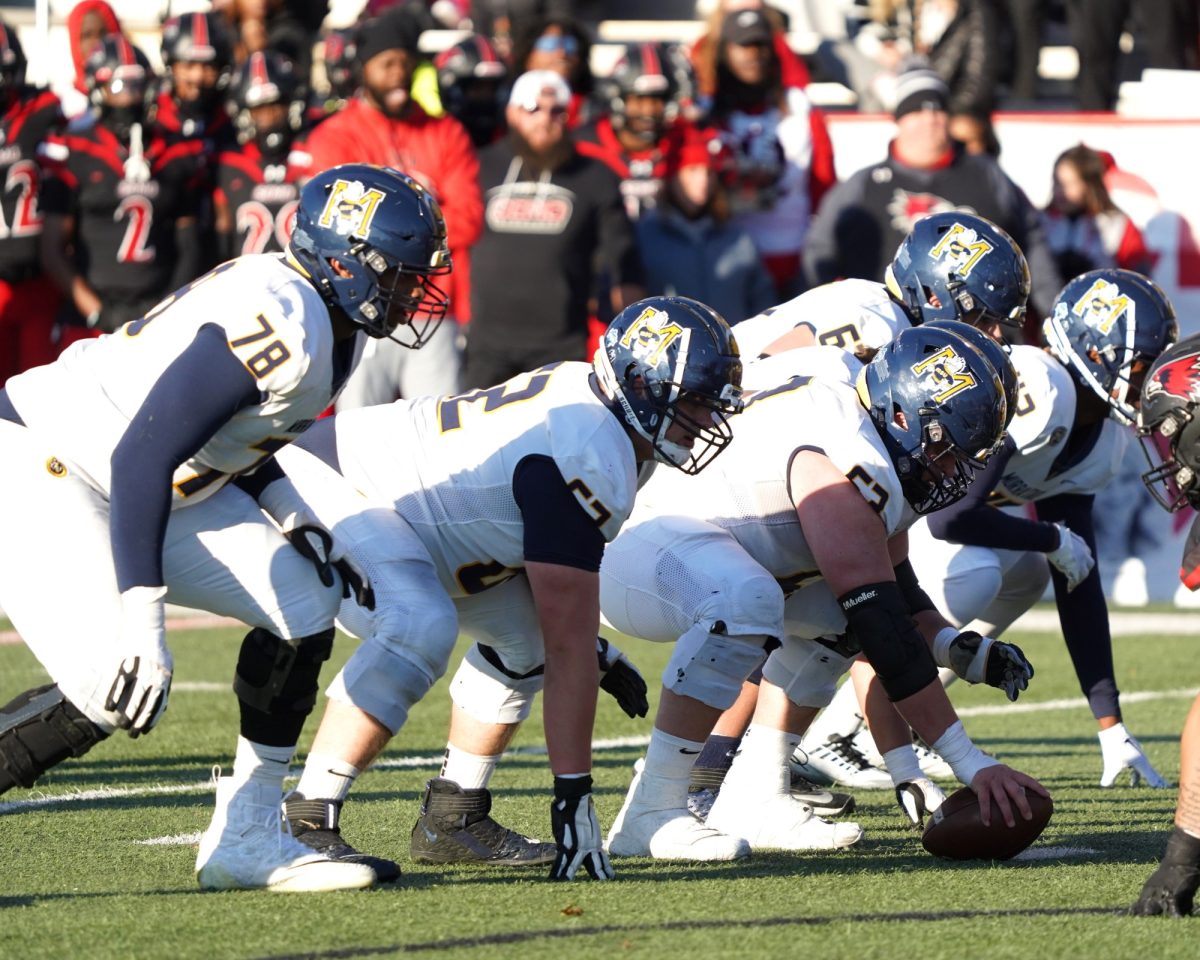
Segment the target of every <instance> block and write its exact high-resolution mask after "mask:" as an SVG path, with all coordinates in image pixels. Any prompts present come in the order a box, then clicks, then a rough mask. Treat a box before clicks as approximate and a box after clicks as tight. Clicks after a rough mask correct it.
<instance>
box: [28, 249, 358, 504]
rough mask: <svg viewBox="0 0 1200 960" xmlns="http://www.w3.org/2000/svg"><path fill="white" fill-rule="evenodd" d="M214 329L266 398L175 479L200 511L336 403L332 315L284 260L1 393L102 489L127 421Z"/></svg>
mask: <svg viewBox="0 0 1200 960" xmlns="http://www.w3.org/2000/svg"><path fill="white" fill-rule="evenodd" d="M211 324H215V325H217V326H219V327H221V328H222V330H223V331H224V332H225V335H226V339H227V340H228V342H229V349H230V350H231V351H232V352H233V353H234V355H235V356H237V357H238V359H239V360H241V361H242V363H243V364H245V366H246V368H247V369H248V370H249V371H250V372H251V373H252V374H253V375H254V378H255V380H256V381H257V384H258V388H259V390H260V391H261V399H260V402H259V403H256V404H254V405H252V406H249V407H246V408H244V409H242V410H239V411H238V412H237V413H235V414H234V415H233V416H232V417H231V418H230V419H229V421H228V422H226V423H225V424H224V425H223V426H222V427H221V428H220V429H219V430H218V431H217V432H216V434H215V435H214V436H213V437H212V438H211V439H210V440H209V441H208V443H206V444H205V445H204V447H202V448H201V449H200V451H199V452H197V453H196V455H195V456H193V457H192V458H191V459H189V460H187V461H186V462H184V463H183V464H181V465H180V466H179V468H178V469H177V470H176V471H175V475H174V477H173V503H172V505H173V506H180V505H184V504H188V503H196V502H199V501H202V500H203V499H205V498H206V497H208V496H209V495H211V494H212V493H214V492H215V491H217V490H219V489H220V488H221V487H222V486H223V485H224V484H225V482H226V481H227V480H228V479H229V477H230V476H232V475H234V474H239V473H244V472H246V471H248V470H251V469H253V468H254V467H255V466H257V465H258V464H259V463H260V462H262V461H263V460H265V459H266V458H267V457H269V456H270V455H271V454H273V453H274V452H275V451H276V450H278V449H280V448H281V447H282V446H284V445H286V444H287V443H289V442H290V441H292V440H294V439H295V438H296V437H297V436H298V435H299V434H301V433H303V432H304V430H306V429H307V428H308V426H309V425H310V424H311V423H312V421H313V420H314V419H315V418H316V417H318V416H319V415H320V414H321V412H322V411H323V410H325V408H326V407H328V406H329V404H330V403H332V402H333V399H334V394H333V387H332V385H333V359H334V339H333V329H332V327H331V325H330V318H329V311H328V309H327V308H326V306H325V303H324V302H323V301H322V300H321V297H320V295H319V294H318V293H317V291H316V289H315V288H314V287H313V285H312V284H311V283H310V282H309V281H308V280H306V279H305V278H304V277H303V276H302V275H301V274H300V273H299V272H297V271H296V270H295V269H293V268H292V267H290V266H288V265H287V263H286V262H285V260H284V259H283V256H282V255H279V254H275V255H258V256H248V257H241V258H239V259H237V260H232V261H229V262H228V263H224V264H222V265H221V266H219V267H217V268H216V269H214V270H212V271H210V272H209V273H207V274H205V275H204V276H203V277H201V278H200V279H198V280H196V281H195V282H193V283H192V284H190V285H189V286H187V287H184V288H183V289H182V290H181V291H179V292H178V293H177V294H172V295H171V296H170V297H168V298H167V299H166V300H164V301H162V302H161V303H159V304H158V305H156V306H155V307H154V308H153V309H151V310H150V311H148V312H147V314H146V316H145V317H143V318H141V319H138V320H134V321H132V322H130V323H127V324H126V325H125V326H124V327H122V328H121V329H120V330H117V331H116V332H114V333H112V334H109V335H107V336H103V337H99V338H97V339H91V340H83V341H80V342H78V343H76V344H74V345H72V346H71V347H70V349H68V350H66V351H65V352H64V353H63V354H62V356H60V357H59V358H58V360H56V361H55V362H54V363H50V364H47V365H46V366H43V367H36V368H34V369H33V370H29V371H27V372H26V373H23V374H21V375H19V376H17V377H13V378H12V379H10V380H9V381H8V383H7V385H6V389H7V390H8V395H9V397H10V399H11V400H12V402H13V405H14V406H15V407H16V408H17V410H18V411H19V412H20V414H21V418H22V419H23V420H24V421H25V423H26V425H27V426H28V427H30V429H33V430H38V431H42V432H44V433H45V435H47V436H49V437H53V438H54V440H55V442H56V443H57V444H61V446H58V447H56V450H57V452H56V456H59V457H61V458H62V459H64V460H67V461H69V462H71V463H73V464H74V465H75V466H77V467H78V468H79V469H80V471H81V472H82V473H83V474H84V475H85V476H87V477H88V478H89V480H90V481H91V482H92V483H93V484H94V485H95V486H96V487H97V488H98V489H100V490H102V491H104V492H106V493H107V492H108V489H109V484H110V480H111V475H110V466H109V462H110V459H111V457H112V453H113V450H114V448H115V447H116V445H117V443H118V442H119V441H120V440H121V437H122V436H123V435H124V433H125V430H126V428H127V427H128V425H129V421H130V420H131V419H132V418H133V416H134V415H135V414H136V413H137V411H138V410H139V408H140V407H141V406H142V403H143V402H144V401H145V399H146V396H147V395H148V394H149V392H150V390H151V388H152V387H153V386H154V384H155V383H156V382H157V380H158V378H159V376H160V375H161V374H162V372H163V371H164V370H166V368H167V367H168V366H170V364H171V363H172V361H174V360H175V358H176V357H178V356H179V355H180V354H181V353H183V351H184V350H186V349H187V347H188V346H189V345H190V344H191V343H192V341H193V340H194V339H195V337H196V333H197V331H198V330H199V329H200V328H201V327H202V326H206V325H211ZM359 341H360V342H359V343H358V344H357V345H356V347H355V353H356V355H357V354H359V353H361V350H362V342H361V341H362V338H361V337H360V338H359ZM355 359H357V357H356V358H355ZM203 389H204V385H203V384H202V383H198V384H196V390H197V391H201V390H203Z"/></svg>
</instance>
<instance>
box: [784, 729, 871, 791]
mask: <svg viewBox="0 0 1200 960" xmlns="http://www.w3.org/2000/svg"><path fill="white" fill-rule="evenodd" d="M791 767H792V770H793V771H794V772H796V773H798V774H800V776H802V777H807V778H808V779H809V780H813V781H815V782H817V783H835V784H839V785H841V786H844V787H851V788H852V789H856V790H891V789H892V778H891V777H890V776H889V775H888V774H887V772H886V771H884V770H877V769H876V768H875V767H873V766H872V765H871V764H870V763H868V762H867V759H866V757H864V756H863V755H862V753H861V752H860V751H859V750H858V749H857V748H856V747H855V745H854V738H853V737H831V738H830V739H829V740H826V741H825V742H824V743H818V744H812V745H811V746H810V744H809V743H808V742H807V741H805V742H804V743H802V744H801V745H800V747H798V748H797V749H796V752H795V754H794V755H793V756H792V761H791Z"/></svg>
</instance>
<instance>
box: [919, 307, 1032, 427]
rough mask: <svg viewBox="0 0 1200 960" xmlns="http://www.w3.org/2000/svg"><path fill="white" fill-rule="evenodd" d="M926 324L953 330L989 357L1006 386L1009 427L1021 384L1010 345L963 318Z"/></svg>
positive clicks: (1002, 385) (1006, 421) (1005, 398)
mask: <svg viewBox="0 0 1200 960" xmlns="http://www.w3.org/2000/svg"><path fill="white" fill-rule="evenodd" d="M926 326H929V327H934V328H940V329H945V330H952V331H953V332H954V333H957V334H958V335H959V336H960V337H962V338H963V339H964V340H966V341H967V343H969V344H971V345H972V346H973V347H975V349H976V350H978V351H979V352H980V353H982V354H983V355H984V356H985V357H987V358H988V362H989V363H990V364H991V365H992V367H993V368H994V369H995V371H996V372H997V373H998V374H1000V386H1001V387H1003V388H1004V403H1005V406H1006V407H1007V408H1008V415H1007V418H1006V419H1005V421H1004V427H1005V429H1007V428H1008V425H1009V424H1010V423H1012V418H1013V416H1014V415H1015V414H1016V412H1017V392H1018V391H1019V389H1020V385H1021V384H1020V379H1019V378H1018V377H1017V368H1016V367H1014V366H1013V362H1012V357H1011V355H1010V354H1009V350H1008V347H1006V346H1005V345H1004V344H1002V343H1001V342H1000V341H999V340H996V339H994V338H992V337H989V336H988V335H987V334H986V333H984V332H983V331H982V330H980V329H979V327H973V326H971V325H970V324H969V323H963V322H962V321H961V320H931V321H930V322H929V323H928V324H926Z"/></svg>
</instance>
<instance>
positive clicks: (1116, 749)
mask: <svg viewBox="0 0 1200 960" xmlns="http://www.w3.org/2000/svg"><path fill="white" fill-rule="evenodd" d="M1099 736H1100V754H1101V757H1102V758H1103V760H1104V772H1103V773H1101V774H1100V786H1102V787H1111V786H1112V785H1113V784H1114V783H1116V782H1117V777H1118V776H1120V774H1121V772H1122V771H1124V770H1128V771H1129V785H1130V786H1131V787H1136V786H1137V785H1138V784H1139V783H1141V781H1142V779H1143V778H1144V779H1145V781H1146V785H1147V786H1150V787H1169V786H1170V784H1169V783H1167V781H1166V780H1164V779H1163V777H1162V774H1160V773H1159V772H1158V771H1157V770H1155V769H1154V765H1153V764H1152V763H1151V762H1150V758H1149V757H1147V756H1146V751H1145V750H1144V749H1143V748H1142V745H1141V744H1140V743H1138V740H1137V738H1136V737H1135V736H1134V735H1133V734H1132V733H1130V732H1129V731H1128V730H1126V729H1125V724H1123V723H1118V724H1117V725H1116V726H1114V727H1109V728H1108V729H1107V730H1101V731H1100V734H1099Z"/></svg>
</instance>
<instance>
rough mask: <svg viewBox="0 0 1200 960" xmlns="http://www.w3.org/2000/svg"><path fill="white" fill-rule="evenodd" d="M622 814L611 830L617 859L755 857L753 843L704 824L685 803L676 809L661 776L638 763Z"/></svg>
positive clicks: (610, 843)
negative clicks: (651, 772)
mask: <svg viewBox="0 0 1200 960" xmlns="http://www.w3.org/2000/svg"><path fill="white" fill-rule="evenodd" d="M635 770H636V772H635V773H634V776H633V783H631V784H630V785H629V792H628V793H627V794H626V795H625V803H624V805H623V806H622V807H621V812H620V813H618V814H617V818H616V819H615V820H614V821H613V825H612V828H611V829H610V830H609V831H608V843H607V848H608V852H609V853H610V854H611V855H612V856H614V857H653V858H654V859H655V860H691V861H706V862H707V861H719V860H741V859H742V858H743V857H748V856H750V845H749V844H748V843H747V842H746V841H745V840H742V839H740V838H739V837H730V836H726V835H725V834H723V833H721V832H720V831H718V830H714V829H713V828H712V827H709V826H707V825H705V824H704V823H701V822H700V821H699V820H697V819H696V818H695V817H694V816H692V815H691V813H689V812H688V809H687V807H686V806H680V807H671V806H668V804H670V803H671V800H670V799H669V797H668V796H666V795H665V794H664V793H663V792H662V791H660V790H658V789H657V787H658V784H659V783H661V781H660V780H659V778H657V777H654V776H647V775H646V774H645V773H644V772H643V770H642V769H641V763H640V761H639V764H638V766H637V767H636V768H635Z"/></svg>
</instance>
